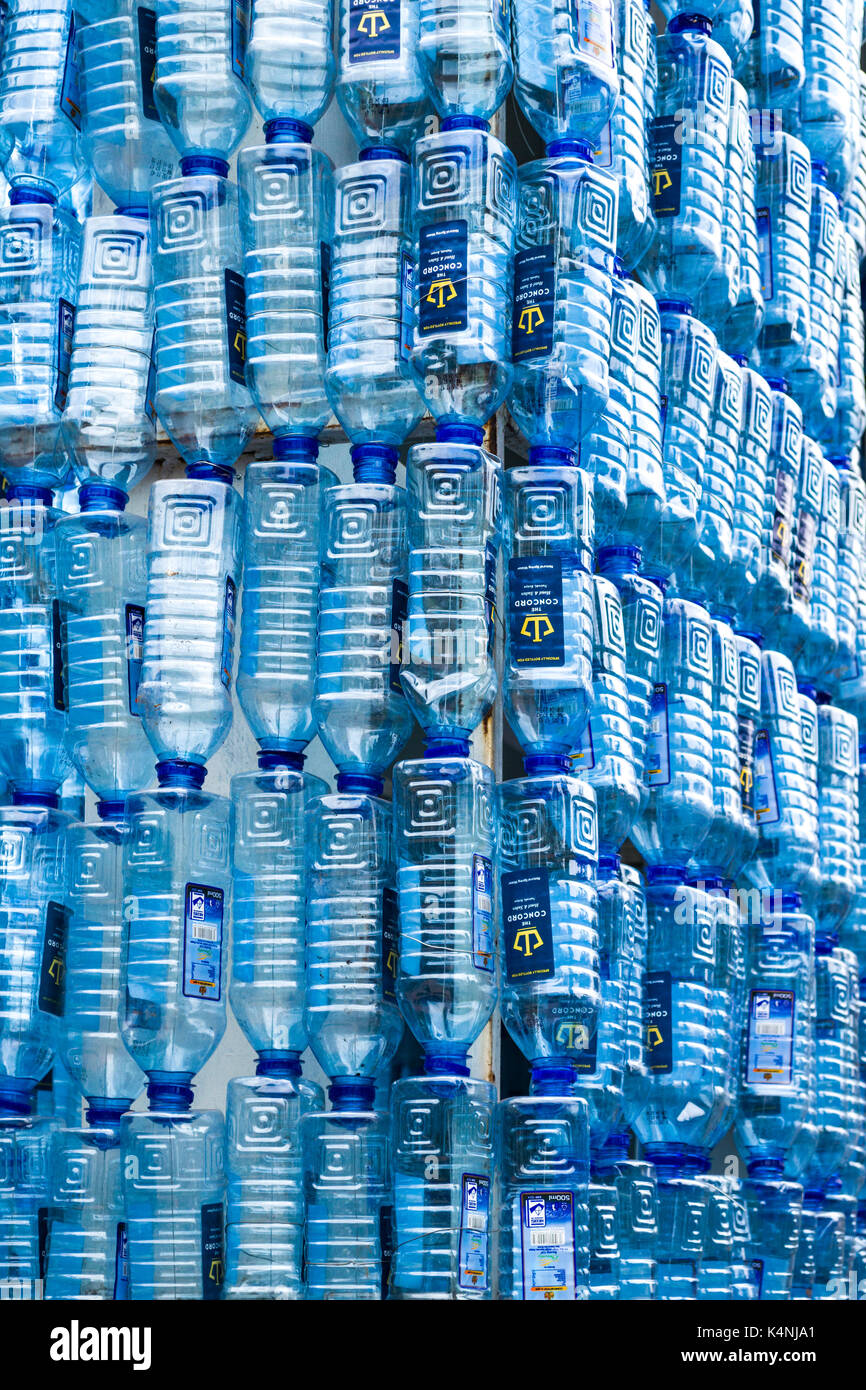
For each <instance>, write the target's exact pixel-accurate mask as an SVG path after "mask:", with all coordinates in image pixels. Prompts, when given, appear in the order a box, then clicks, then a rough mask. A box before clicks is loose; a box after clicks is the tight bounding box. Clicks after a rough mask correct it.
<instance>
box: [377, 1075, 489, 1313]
mask: <svg viewBox="0 0 866 1390" xmlns="http://www.w3.org/2000/svg"><path fill="white" fill-rule="evenodd" d="M468 1070H469V1069H468V1067H465V1066H463V1065H462V1064H461V1062H460V1060H458V1058H457V1057H456V1056H454V1055H453V1054H452V1055H450V1056H449V1055H448V1054H447V1053H443V1054H440V1057H439V1058H437V1059H435V1060H434V1059H433V1058H431V1057H430V1056H429V1054H428V1061H427V1071H426V1073H425V1075H424V1076H419V1077H407V1078H406V1079H404V1080H402V1081H397V1082H395V1084H394V1085H393V1086H392V1088H391V1127H392V1128H391V1134H392V1145H393V1160H394V1225H395V1248H394V1264H393V1269H392V1290H391V1296H392V1298H396V1299H399V1300H401V1301H402V1300H414V1299H449V1300H455V1299H456V1300H460V1301H465V1300H476V1299H479V1300H482V1299H489V1298H490V1297H491V1294H492V1272H491V1268H490V1257H491V1253H492V1249H491V1238H492V1234H493V1230H494V1224H493V1219H492V1214H493V1207H492V1204H493V1197H494V1194H493V1191H492V1186H493V1122H494V1110H495V1104H496V1093H495V1090H494V1088H493V1086H491V1085H490V1083H489V1082H488V1081H477V1080H475V1079H474V1078H470V1077H469V1074H468Z"/></svg>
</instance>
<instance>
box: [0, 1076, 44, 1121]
mask: <svg viewBox="0 0 866 1390" xmlns="http://www.w3.org/2000/svg"><path fill="white" fill-rule="evenodd" d="M36 1085H37V1082H36V1078H35V1077H31V1076H23V1077H22V1076H0V1117H3V1116H9V1115H30V1114H31V1113H32V1111H33V1097H34V1095H35V1094H36Z"/></svg>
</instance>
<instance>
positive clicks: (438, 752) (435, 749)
mask: <svg viewBox="0 0 866 1390" xmlns="http://www.w3.org/2000/svg"><path fill="white" fill-rule="evenodd" d="M424 757H425V758H468V757H469V740H468V738H450V739H447V738H443V739H437V738H435V737H428V738H427V743H426V747H425V749H424Z"/></svg>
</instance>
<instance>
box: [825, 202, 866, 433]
mask: <svg viewBox="0 0 866 1390" xmlns="http://www.w3.org/2000/svg"><path fill="white" fill-rule="evenodd" d="M836 296H837V299H838V301H839V303H840V304H841V310H840V319H839V361H838V364H837V369H836V412H835V414H834V415H833V417H832V419H830V420H828V421H826V423H825V424H824V425H822V427H821V430H820V434H819V438H820V442H821V444H822V445H823V447H824V450H825V452H826V453H828V454H832V455H833V456H834V457H835V456H837V455H842V454H845V455H847V454H850V452H851V450H852V449H856V448H858V447H859V444H860V439H861V436H862V434H863V429H864V427H866V385H864V353H863V305H862V302H861V299H860V261H859V258H858V255H857V248H856V246H855V245H854V242H853V241H852V240H851V237H850V235H849V233H848V232H846V231H845V229H844V227H843V228H840V229H839V259H838V262H837V268H836Z"/></svg>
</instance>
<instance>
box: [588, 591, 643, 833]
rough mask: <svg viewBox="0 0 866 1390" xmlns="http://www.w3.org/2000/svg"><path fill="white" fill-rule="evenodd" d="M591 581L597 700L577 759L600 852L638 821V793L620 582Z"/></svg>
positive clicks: (593, 653) (593, 680) (594, 678)
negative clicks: (590, 792)
mask: <svg viewBox="0 0 866 1390" xmlns="http://www.w3.org/2000/svg"><path fill="white" fill-rule="evenodd" d="M593 587H594V591H595V593H594V603H593V650H592V691H593V702H592V709H591V710H590V716H589V724H588V725H587V730H586V734H585V736H584V738H583V739H582V741H581V744H580V746H579V748H578V750H577V751H576V753H575V754H574V756H573V765H574V769H575V771H576V772H579V773H581V774H582V775H583V776H585V777H586V779H587V781H588V782H589V783H591V785H592V786H593V787H594V788H595V796H596V802H597V805H598V844H599V849H600V850H601V852H602V854H616V853H618V851H619V848H620V845H622V843H623V841H624V840H625V839H626V836H627V835H628V833H629V831H630V830H631V827H632V824H633V823H634V819H635V816H636V815H637V812H638V806H639V804H640V794H639V792H638V787H637V774H636V765H635V758H634V749H633V747H632V741H631V708H630V704H629V690H628V675H627V667H626V659H627V652H626V640H625V626H624V623H623V616H622V604H621V602H620V597H619V592H618V591H617V588H616V586H615V585H614V584H613V583H612V582H611V581H610V580H609V579H606V578H605V577H604V576H603V575H596V576H595V579H594V581H593Z"/></svg>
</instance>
